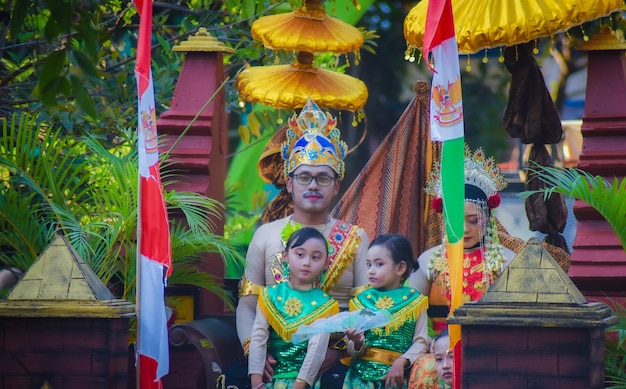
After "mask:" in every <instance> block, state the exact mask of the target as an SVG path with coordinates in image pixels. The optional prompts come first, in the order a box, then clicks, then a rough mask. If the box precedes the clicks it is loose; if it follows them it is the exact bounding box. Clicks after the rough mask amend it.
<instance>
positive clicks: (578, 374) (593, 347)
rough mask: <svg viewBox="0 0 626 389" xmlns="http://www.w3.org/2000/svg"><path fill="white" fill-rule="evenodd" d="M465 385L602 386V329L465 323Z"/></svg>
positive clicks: (486, 388) (501, 388)
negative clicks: (467, 324)
mask: <svg viewBox="0 0 626 389" xmlns="http://www.w3.org/2000/svg"><path fill="white" fill-rule="evenodd" d="M462 331H463V332H462V348H463V357H462V358H463V366H462V386H463V388H464V389H475V388H481V389H490V388H493V389H496V388H497V389H506V388H511V389H523V388H528V389H530V388H532V389H542V388H546V389H547V388H550V389H554V388H568V389H577V388H581V389H588V388H592V389H594V388H598V389H599V388H603V387H604V340H603V339H604V328H554V327H492V326H463V327H462Z"/></svg>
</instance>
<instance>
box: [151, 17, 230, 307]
mask: <svg viewBox="0 0 626 389" xmlns="http://www.w3.org/2000/svg"><path fill="white" fill-rule="evenodd" d="M173 50H174V51H181V52H184V53H185V59H184V62H183V66H182V69H181V72H180V76H179V78H178V81H177V83H176V88H175V90H174V95H173V97H172V102H171V105H170V109H169V110H167V111H166V112H164V113H163V114H162V115H160V117H159V119H158V121H157V125H158V128H159V133H160V134H163V135H164V141H163V143H162V145H161V149H160V150H159V152H160V153H165V152H167V151H168V150H169V149H170V147H171V146H172V145H175V146H174V148H173V150H172V151H171V152H170V154H169V159H168V161H170V162H173V163H174V164H175V169H176V170H178V171H179V172H180V174H182V177H178V181H179V182H177V183H175V184H172V185H170V186H169V187H168V190H171V189H174V190H178V191H190V192H196V193H202V194H204V195H207V196H209V197H211V198H212V199H215V200H217V201H219V202H221V203H224V180H225V178H226V168H227V166H226V159H225V155H226V149H227V123H226V119H227V117H226V113H225V109H224V105H225V102H224V89H223V88H222V89H220V91H219V92H218V93H217V94H216V96H215V98H214V99H213V100H212V101H211V102H210V103H208V104H207V102H208V101H209V100H210V99H211V96H213V94H214V93H215V92H216V91H217V90H218V88H220V86H221V84H222V82H223V81H224V64H223V53H224V52H233V50H232V49H231V48H228V47H226V46H224V45H223V44H222V43H221V42H219V41H218V40H217V39H215V38H214V37H212V36H211V35H210V34H209V33H208V32H207V31H206V29H204V28H200V30H199V31H198V33H197V34H196V35H194V36H192V37H190V38H189V39H188V40H187V41H185V42H182V43H181V44H180V45H178V46H175V47H174V48H173ZM196 116H197V119H196V120H195V121H194V122H193V123H192V121H193V119H194V118H196ZM190 123H192V124H191V126H190V128H189V129H187V127H188V126H189V125H190ZM181 134H183V136H182V137H181ZM179 138H180V139H179ZM218 214H219V216H217V217H213V220H211V222H212V224H213V225H214V226H215V230H214V232H215V233H216V234H218V235H223V233H224V213H223V211H222V210H220V211H219V212H218ZM198 271H201V272H205V273H210V274H212V275H214V276H215V277H216V280H217V281H218V282H222V281H223V279H224V263H223V260H222V258H221V257H220V256H219V255H218V254H215V253H207V254H206V255H205V256H204V261H203V262H202V263H201V264H200V265H199V266H198ZM197 300H198V301H197V302H196V312H195V313H196V317H195V319H198V318H200V317H204V316H207V315H211V314H222V313H224V303H223V302H222V301H221V300H220V299H219V298H217V297H216V296H215V295H213V294H211V293H209V292H207V291H206V290H200V291H199V295H198V297H197Z"/></svg>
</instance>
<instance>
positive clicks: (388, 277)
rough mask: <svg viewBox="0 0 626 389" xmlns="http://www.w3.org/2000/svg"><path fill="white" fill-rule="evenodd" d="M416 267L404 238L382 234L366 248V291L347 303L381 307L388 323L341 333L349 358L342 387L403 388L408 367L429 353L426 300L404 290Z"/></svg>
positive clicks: (372, 307)
mask: <svg viewBox="0 0 626 389" xmlns="http://www.w3.org/2000/svg"><path fill="white" fill-rule="evenodd" d="M417 266H418V265H417V264H416V263H415V261H414V260H413V250H412V249H411V244H410V243H409V241H408V240H407V239H406V238H405V237H404V236H401V235H395V234H385V235H381V236H379V237H378V238H376V239H374V241H372V243H371V244H370V247H369V250H368V252H367V267H368V277H369V286H370V287H369V288H368V289H365V290H364V291H363V292H361V293H359V294H358V295H357V296H356V297H355V298H353V299H352V300H350V310H351V311H354V310H358V309H363V308H368V309H371V310H374V311H377V310H383V309H386V310H388V311H389V313H391V315H392V321H391V322H390V323H388V324H387V325H385V326H384V327H380V328H374V329H372V330H368V331H365V332H364V333H363V332H361V333H356V332H355V331H354V330H349V331H346V337H347V338H348V354H350V355H351V356H352V359H351V362H350V370H349V371H348V374H347V375H346V379H345V381H344V385H343V388H344V389H352V388H354V389H360V388H368V389H377V388H404V387H406V379H405V376H406V374H407V372H408V371H409V370H410V367H411V365H412V364H413V362H414V361H415V360H416V359H417V358H418V357H419V356H420V355H423V354H425V353H426V352H427V351H428V340H427V339H428V332H427V331H428V319H427V317H426V309H427V308H428V298H427V297H426V296H423V295H422V294H420V293H419V292H418V291H417V290H416V289H414V288H409V287H405V286H403V284H404V282H405V281H406V279H407V278H408V276H409V274H411V272H412V271H413V270H414V268H417Z"/></svg>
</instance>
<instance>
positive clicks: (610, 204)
mask: <svg viewBox="0 0 626 389" xmlns="http://www.w3.org/2000/svg"><path fill="white" fill-rule="evenodd" d="M529 170H530V171H531V172H532V173H534V174H536V178H535V179H540V180H542V181H543V182H545V183H546V184H547V185H548V187H546V188H543V189H538V190H532V191H524V192H521V193H520V194H519V196H520V197H521V198H523V199H526V198H528V197H530V196H532V195H533V194H536V193H543V195H544V197H545V198H548V197H550V195H551V194H552V193H561V194H563V195H566V196H570V197H573V198H575V199H577V200H582V201H584V202H586V203H587V204H589V205H590V206H591V207H593V208H594V209H595V210H596V211H598V213H600V214H601V215H602V216H603V217H604V218H605V219H606V220H607V222H608V223H609V224H610V225H611V227H612V228H613V229H614V230H615V232H616V234H617V236H618V238H619V240H620V242H621V244H622V247H623V248H624V250H625V251H626V180H622V181H621V183H620V181H619V180H618V179H617V177H614V178H613V181H612V182H609V181H607V180H605V179H604V178H603V177H601V176H593V175H591V174H589V173H588V172H586V171H584V170H581V169H576V168H568V169H558V168H554V167H550V166H537V167H533V168H530V169H529Z"/></svg>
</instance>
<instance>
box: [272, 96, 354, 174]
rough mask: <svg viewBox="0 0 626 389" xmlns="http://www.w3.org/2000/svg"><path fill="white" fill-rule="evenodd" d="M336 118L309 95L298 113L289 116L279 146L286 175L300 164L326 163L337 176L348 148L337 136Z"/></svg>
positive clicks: (343, 167) (342, 167) (338, 134)
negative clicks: (284, 134)
mask: <svg viewBox="0 0 626 389" xmlns="http://www.w3.org/2000/svg"><path fill="white" fill-rule="evenodd" d="M336 125H337V119H335V118H333V117H332V116H331V115H330V113H324V112H323V111H322V110H320V109H319V107H318V106H317V104H315V102H313V100H311V99H310V98H308V99H307V103H306V105H305V106H304V108H302V112H300V114H299V115H298V116H296V115H293V116H292V117H291V119H289V129H287V140H286V141H284V142H283V143H282V145H281V155H282V157H283V159H284V160H285V176H288V175H289V174H291V173H292V172H293V171H294V170H295V169H296V168H297V167H298V166H300V165H327V166H329V167H330V168H331V169H333V170H334V171H335V172H336V173H337V175H338V176H339V179H340V180H341V179H342V178H343V173H344V170H345V166H344V162H343V158H344V157H345V156H346V150H347V148H348V146H347V144H346V142H344V141H342V140H341V139H340V138H339V136H340V133H339V129H337V128H336V127H335V126H336Z"/></svg>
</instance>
